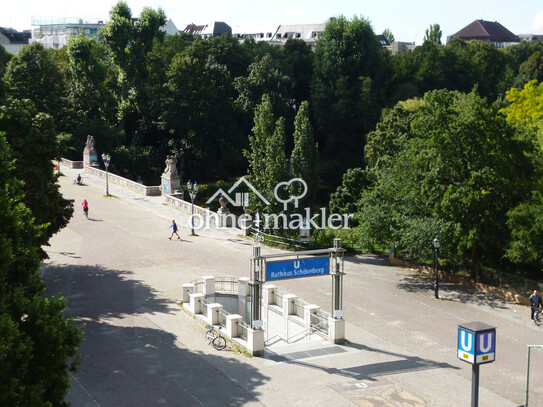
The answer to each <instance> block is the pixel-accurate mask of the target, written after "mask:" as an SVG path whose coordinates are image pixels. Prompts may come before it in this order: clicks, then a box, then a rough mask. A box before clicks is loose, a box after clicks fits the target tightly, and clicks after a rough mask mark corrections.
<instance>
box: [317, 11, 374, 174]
mask: <svg viewBox="0 0 543 407" xmlns="http://www.w3.org/2000/svg"><path fill="white" fill-rule="evenodd" d="M314 61H315V64H314V77H313V83H312V95H311V97H312V99H311V100H312V104H311V106H312V107H313V110H314V112H313V113H314V117H315V118H316V124H317V126H316V135H317V137H316V138H317V141H318V142H319V147H320V148H321V152H322V156H321V164H322V169H323V172H324V173H325V175H326V177H327V178H328V179H330V178H332V179H334V180H335V178H337V177H338V175H339V174H341V173H343V172H344V171H345V170H346V169H347V168H351V167H359V166H360V165H361V164H362V158H363V155H362V152H363V148H364V135H365V134H366V133H367V132H368V131H370V130H371V129H372V128H373V126H374V125H375V123H376V122H377V121H378V117H379V112H380V110H381V103H382V102H381V96H382V95H381V91H380V85H381V84H382V83H383V81H382V79H383V76H382V75H383V68H384V60H383V51H382V49H381V44H380V43H379V41H378V40H377V37H376V35H375V32H374V31H373V28H372V26H371V24H370V22H369V21H368V20H366V19H364V18H358V17H354V18H353V19H352V20H350V21H349V20H347V19H346V18H345V17H339V18H335V19H332V20H331V21H330V22H329V23H328V24H327V25H326V28H325V30H324V32H323V33H322V35H321V37H320V39H319V41H318V42H317V45H316V46H315V57H314Z"/></svg>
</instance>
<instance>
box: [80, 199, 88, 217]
mask: <svg viewBox="0 0 543 407" xmlns="http://www.w3.org/2000/svg"><path fill="white" fill-rule="evenodd" d="M81 205H83V212H84V213H85V217H86V218H88V217H89V203H88V202H87V200H86V199H84V200H83V203H82V204H81Z"/></svg>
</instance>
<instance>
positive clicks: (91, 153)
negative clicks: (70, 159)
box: [83, 134, 99, 167]
mask: <svg viewBox="0 0 543 407" xmlns="http://www.w3.org/2000/svg"><path fill="white" fill-rule="evenodd" d="M83 163H84V164H85V165H89V166H92V167H98V166H99V164H98V154H97V153H96V145H95V142H94V137H93V136H91V135H90V134H89V135H88V136H87V142H86V143H85V148H84V149H83Z"/></svg>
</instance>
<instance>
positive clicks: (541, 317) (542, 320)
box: [534, 309, 543, 326]
mask: <svg viewBox="0 0 543 407" xmlns="http://www.w3.org/2000/svg"><path fill="white" fill-rule="evenodd" d="M534 322H535V324H536V325H537V326H541V324H543V311H541V310H540V309H538V310H537V311H536V312H535V314H534Z"/></svg>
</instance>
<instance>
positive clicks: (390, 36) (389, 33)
mask: <svg viewBox="0 0 543 407" xmlns="http://www.w3.org/2000/svg"><path fill="white" fill-rule="evenodd" d="M383 35H384V36H385V37H386V39H387V40H388V42H390V43H393V42H394V34H392V31H390V29H388V28H385V29H384V30H383Z"/></svg>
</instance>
